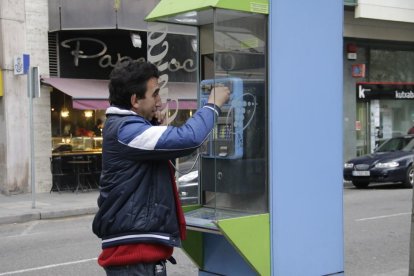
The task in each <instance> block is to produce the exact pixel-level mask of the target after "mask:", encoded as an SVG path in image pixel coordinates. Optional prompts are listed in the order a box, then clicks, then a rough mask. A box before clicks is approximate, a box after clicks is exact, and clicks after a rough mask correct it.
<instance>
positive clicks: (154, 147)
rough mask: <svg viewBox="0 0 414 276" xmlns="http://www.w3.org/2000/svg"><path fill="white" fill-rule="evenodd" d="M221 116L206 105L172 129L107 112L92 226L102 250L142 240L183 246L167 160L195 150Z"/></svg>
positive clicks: (121, 111)
mask: <svg viewBox="0 0 414 276" xmlns="http://www.w3.org/2000/svg"><path fill="white" fill-rule="evenodd" d="M219 113H220V109H219V108H218V107H216V106H214V105H212V104H207V105H206V106H204V107H203V108H201V109H199V110H198V111H197V112H196V113H195V114H194V116H193V117H192V118H190V119H189V120H188V121H187V122H186V123H185V124H184V125H182V126H181V127H172V126H154V125H152V124H151V123H150V122H149V121H147V120H146V119H144V118H143V117H141V116H139V115H137V114H136V113H134V112H133V111H130V110H125V109H120V108H117V107H114V106H111V107H109V108H108V109H107V111H106V116H107V120H106V122H105V127H104V129H103V146H102V173H101V178H100V183H99V186H100V196H99V198H98V206H99V211H98V213H97V214H96V216H95V218H94V221H93V224H92V228H93V232H94V233H95V234H96V235H97V236H98V237H100V238H101V239H102V248H107V247H113V246H118V245H123V244H132V243H140V242H145V243H153V242H155V243H162V244H165V245H169V246H180V238H179V237H180V233H179V225H178V220H177V214H176V204H175V200H174V192H173V187H172V180H171V175H170V168H169V164H168V162H169V161H168V160H171V159H174V158H177V157H181V156H184V155H187V154H189V153H191V152H193V151H194V150H195V149H197V147H199V146H200V145H201V144H202V143H203V142H204V140H205V139H206V138H207V137H208V135H209V133H210V132H211V130H212V129H213V126H214V121H215V116H216V115H219Z"/></svg>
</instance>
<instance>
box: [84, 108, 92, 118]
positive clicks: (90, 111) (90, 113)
mask: <svg viewBox="0 0 414 276" xmlns="http://www.w3.org/2000/svg"><path fill="white" fill-rule="evenodd" d="M84 114H85V117H86V118H90V117H92V115H93V112H92V110H85V111H84Z"/></svg>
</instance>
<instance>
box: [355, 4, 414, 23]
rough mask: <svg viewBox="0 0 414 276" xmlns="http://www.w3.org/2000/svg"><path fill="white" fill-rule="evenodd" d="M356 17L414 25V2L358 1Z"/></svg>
mask: <svg viewBox="0 0 414 276" xmlns="http://www.w3.org/2000/svg"><path fill="white" fill-rule="evenodd" d="M355 17H357V18H370V19H379V20H389V21H400V22H410V23H414V1H413V0H358V5H357V7H356V9H355Z"/></svg>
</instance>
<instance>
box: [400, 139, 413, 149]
mask: <svg viewBox="0 0 414 276" xmlns="http://www.w3.org/2000/svg"><path fill="white" fill-rule="evenodd" d="M406 142H407V143H406V145H405V146H404V148H403V149H402V150H403V151H412V150H414V138H410V139H406Z"/></svg>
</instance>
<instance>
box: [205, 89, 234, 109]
mask: <svg viewBox="0 0 414 276" xmlns="http://www.w3.org/2000/svg"><path fill="white" fill-rule="evenodd" d="M229 98H230V89H229V88H228V87H227V86H222V85H216V86H215V87H214V88H213V89H211V92H210V96H209V97H208V103H212V104H215V105H217V106H218V107H221V106H222V105H223V104H225V103H226V102H227V101H228V100H229Z"/></svg>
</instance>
